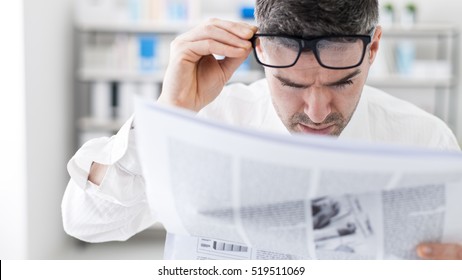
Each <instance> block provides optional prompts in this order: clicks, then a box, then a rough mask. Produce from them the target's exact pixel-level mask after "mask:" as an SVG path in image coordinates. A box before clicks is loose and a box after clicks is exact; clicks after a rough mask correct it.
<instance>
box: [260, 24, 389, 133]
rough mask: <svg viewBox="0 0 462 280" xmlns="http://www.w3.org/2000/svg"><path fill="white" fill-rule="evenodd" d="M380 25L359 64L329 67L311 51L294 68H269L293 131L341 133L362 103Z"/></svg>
mask: <svg viewBox="0 0 462 280" xmlns="http://www.w3.org/2000/svg"><path fill="white" fill-rule="evenodd" d="M377 29H378V30H376V33H375V36H374V38H373V41H372V43H371V44H370V45H369V47H368V49H367V52H366V55H365V58H364V61H363V63H362V64H361V65H360V66H358V67H355V68H352V69H345V70H333V69H327V68H324V67H322V66H320V65H319V64H318V62H317V61H316V58H315V57H314V55H313V53H312V52H307V53H302V55H301V57H300V59H299V60H298V62H297V64H295V65H294V66H292V67H290V68H279V69H278V68H265V71H266V77H267V80H268V83H269V87H270V92H271V96H272V101H273V104H274V108H275V109H276V112H277V114H278V115H279V118H280V119H281V120H282V122H283V123H284V125H285V126H286V127H287V129H288V130H289V131H290V132H291V133H312V134H322V135H332V136H339V135H340V133H341V132H342V131H343V129H344V128H345V127H346V125H347V124H348V122H349V121H350V119H351V117H352V115H353V113H354V111H355V109H356V106H357V105H358V102H359V99H360V97H361V92H362V89H363V87H364V84H365V82H366V79H367V74H368V71H369V67H370V65H371V64H372V62H373V60H374V58H375V55H376V52H377V50H378V42H379V39H380V36H381V30H380V28H379V27H378V28H377ZM281 55H282V54H281Z"/></svg>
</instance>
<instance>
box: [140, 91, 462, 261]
mask: <svg viewBox="0 0 462 280" xmlns="http://www.w3.org/2000/svg"><path fill="white" fill-rule="evenodd" d="M136 107H137V108H136V112H137V114H136V119H135V132H136V140H137V144H138V152H139V157H140V162H141V165H142V169H143V174H144V176H145V180H146V186H147V187H146V193H147V198H148V201H149V204H150V207H151V209H152V211H153V212H154V214H155V216H156V217H158V220H159V221H160V222H161V223H162V224H163V225H164V227H165V228H166V230H167V231H168V233H169V235H168V239H167V243H166V251H165V257H166V258H179V259H414V258H416V257H417V256H416V254H415V246H416V245H417V244H418V243H420V242H422V241H436V242H461V241H462V222H461V221H460V216H461V214H462V204H461V203H460V201H461V199H462V153H458V152H449V151H433V150H426V149H416V148H410V147H400V146H390V145H377V144H375V145H373V144H370V143H365V142H360V141H346V140H339V139H337V138H333V137H325V136H310V135H292V136H290V135H279V134H273V133H265V132H261V131H255V130H250V129H246V128H239V127H235V126H230V125H226V124H222V123H219V122H215V121H211V120H205V119H202V118H199V117H196V115H195V114H194V113H192V112H189V111H186V110H181V109H177V108H167V107H163V106H159V105H156V104H153V103H150V102H148V101H144V100H141V99H140V100H137V105H136ZM257 248H258V249H257Z"/></svg>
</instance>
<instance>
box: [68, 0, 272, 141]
mask: <svg viewBox="0 0 462 280" xmlns="http://www.w3.org/2000/svg"><path fill="white" fill-rule="evenodd" d="M75 4H76V7H75V11H76V14H75V20H74V22H75V24H74V27H75V28H74V30H75V41H76V57H75V92H76V94H75V103H76V107H77V110H76V111H77V112H76V116H75V127H76V130H77V135H78V139H77V141H76V142H77V147H76V149H77V148H78V147H80V146H81V145H82V144H83V143H84V142H86V141H87V140H89V139H91V138H95V137H101V136H111V135H113V134H114V133H116V132H117V131H118V129H119V128H120V127H121V126H122V125H123V123H124V122H125V120H127V119H128V118H129V117H130V115H131V114H132V113H133V103H134V97H135V96H137V95H138V96H143V97H146V98H149V99H152V100H153V102H154V101H155V100H156V99H157V98H158V96H159V94H160V92H161V88H162V81H163V78H164V75H165V69H166V67H167V64H168V58H169V48H170V42H171V41H172V40H173V39H174V38H175V37H176V36H178V35H179V34H181V33H183V32H185V31H187V30H189V29H191V28H193V27H194V26H196V25H197V24H199V23H200V22H202V21H203V20H204V19H206V18H208V17H210V16H209V15H213V16H216V17H224V18H227V19H235V20H240V21H251V22H252V21H253V1H247V0H239V1H235V2H233V3H231V2H230V3H222V4H219V5H218V3H216V2H213V1H211V0H119V1H111V0H98V1H94V0H76V2H75ZM217 15H218V16H217ZM250 15H251V16H252V17H250ZM263 77H264V73H263V71H262V69H261V67H260V66H259V65H258V64H257V63H256V62H255V61H254V59H253V56H252V55H251V56H249V59H248V60H246V62H245V63H244V64H243V65H242V66H241V67H240V68H239V69H238V71H236V73H235V74H234V75H233V77H232V78H231V80H230V81H229V83H235V82H240V83H245V84H249V83H252V82H254V81H256V80H258V79H260V78H263Z"/></svg>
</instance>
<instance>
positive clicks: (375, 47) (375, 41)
mask: <svg viewBox="0 0 462 280" xmlns="http://www.w3.org/2000/svg"><path fill="white" fill-rule="evenodd" d="M380 39H382V27H381V26H380V25H377V27H376V28H375V32H374V37H373V38H372V42H371V44H370V47H369V64H372V63H373V62H374V60H375V57H376V56H377V52H378V51H379V44H380Z"/></svg>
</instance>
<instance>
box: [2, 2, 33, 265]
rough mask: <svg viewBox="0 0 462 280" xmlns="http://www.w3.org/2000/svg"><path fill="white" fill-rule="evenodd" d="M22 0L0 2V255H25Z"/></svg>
mask: <svg viewBox="0 0 462 280" xmlns="http://www.w3.org/2000/svg"><path fill="white" fill-rule="evenodd" d="M22 4H23V2H22V1H20V0H18V1H1V2H0V34H2V36H1V39H0V46H1V47H0V61H1V63H0V81H2V82H1V87H0V96H1V97H2V100H1V101H0V127H1V128H2V130H1V131H2V132H1V134H0V155H1V157H0V170H1V171H0V174H1V176H0V259H2V260H4V259H23V258H25V257H26V256H27V240H26V231H27V219H26V210H27V208H26V164H25V157H26V151H25V147H26V141H25V140H26V134H25V133H26V122H25V95H24V64H23V63H24V53H23V51H24V48H23V47H24V44H23V12H22Z"/></svg>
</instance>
